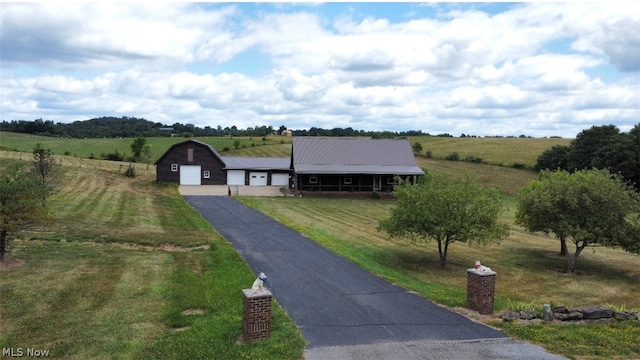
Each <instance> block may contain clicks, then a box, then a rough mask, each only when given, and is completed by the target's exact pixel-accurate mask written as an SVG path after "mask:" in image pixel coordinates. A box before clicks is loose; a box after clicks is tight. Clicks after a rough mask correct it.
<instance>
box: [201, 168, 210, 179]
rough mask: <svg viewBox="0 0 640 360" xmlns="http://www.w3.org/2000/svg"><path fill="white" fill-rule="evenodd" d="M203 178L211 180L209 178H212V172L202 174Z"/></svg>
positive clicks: (206, 171) (207, 171)
mask: <svg viewBox="0 0 640 360" xmlns="http://www.w3.org/2000/svg"><path fill="white" fill-rule="evenodd" d="M202 176H203V177H204V178H205V179H209V178H211V171H209V170H205V171H204V173H203V174H202Z"/></svg>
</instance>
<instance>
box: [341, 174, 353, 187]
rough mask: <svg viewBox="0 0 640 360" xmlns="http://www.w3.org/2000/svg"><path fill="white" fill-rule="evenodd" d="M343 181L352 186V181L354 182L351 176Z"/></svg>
mask: <svg viewBox="0 0 640 360" xmlns="http://www.w3.org/2000/svg"><path fill="white" fill-rule="evenodd" d="M343 181H344V183H345V184H347V185H350V184H351V181H352V180H351V176H345V177H344V179H343Z"/></svg>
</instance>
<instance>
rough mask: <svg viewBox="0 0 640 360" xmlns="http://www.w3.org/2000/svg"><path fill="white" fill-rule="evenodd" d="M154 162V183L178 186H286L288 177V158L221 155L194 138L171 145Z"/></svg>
mask: <svg viewBox="0 0 640 360" xmlns="http://www.w3.org/2000/svg"><path fill="white" fill-rule="evenodd" d="M155 165H156V182H177V183H180V185H250V186H283V185H285V186H286V185H288V184H289V177H290V176H289V174H290V169H289V165H290V158H249V157H224V156H220V154H219V153H218V152H217V151H216V150H215V149H214V148H213V147H212V146H211V145H209V144H206V143H204V142H201V141H198V140H194V139H189V140H186V141H183V142H180V143H176V144H174V145H172V146H171V147H170V148H169V149H168V150H167V151H165V152H164V154H162V156H160V158H158V160H157V161H156V163H155Z"/></svg>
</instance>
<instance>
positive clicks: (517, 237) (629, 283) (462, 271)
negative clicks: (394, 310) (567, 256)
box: [240, 167, 640, 359]
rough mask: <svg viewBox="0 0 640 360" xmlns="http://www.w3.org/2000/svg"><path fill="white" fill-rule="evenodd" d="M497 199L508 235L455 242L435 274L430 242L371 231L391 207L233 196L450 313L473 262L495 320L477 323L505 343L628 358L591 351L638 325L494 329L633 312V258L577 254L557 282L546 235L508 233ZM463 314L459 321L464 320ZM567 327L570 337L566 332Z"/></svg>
mask: <svg viewBox="0 0 640 360" xmlns="http://www.w3.org/2000/svg"><path fill="white" fill-rule="evenodd" d="M497 169H498V170H499V169H501V168H500V167H498V168H497ZM498 170H495V171H498ZM520 171H522V170H520ZM527 176H528V175H527ZM504 198H505V202H506V203H507V205H508V207H507V210H506V211H505V213H504V214H503V215H502V216H501V221H503V222H506V223H508V224H511V226H512V231H511V236H510V237H509V238H508V239H506V240H504V241H502V243H500V244H493V245H490V246H469V245H466V244H458V243H454V244H453V245H451V247H450V248H449V256H448V262H447V267H446V268H444V269H443V268H441V267H440V266H439V261H438V254H437V246H436V244H435V243H433V242H432V243H425V244H413V243H409V242H407V241H403V240H393V239H389V238H388V237H387V236H386V235H385V234H383V233H379V232H378V231H377V230H376V226H377V223H378V221H379V220H380V219H382V218H384V217H385V216H387V214H388V213H389V210H390V209H391V207H392V206H393V202H392V201H385V200H373V199H371V200H362V199H360V200H356V199H323V198H310V197H305V198H294V197H284V198H268V199H267V198H259V197H253V198H240V201H242V202H243V203H245V204H247V205H249V206H251V207H253V208H256V209H258V210H259V211H261V212H263V213H265V214H267V215H269V216H271V217H273V218H275V219H276V220H278V221H279V222H281V223H283V224H285V225H287V226H289V227H291V228H293V229H295V230H297V231H299V232H300V233H302V234H303V235H305V236H307V237H309V238H311V239H313V240H314V241H316V242H318V243H320V244H322V245H323V246H325V247H327V248H329V249H331V250H333V251H334V252H336V253H338V254H341V255H343V256H345V257H346V258H348V259H350V260H352V261H354V262H355V263H357V264H359V265H361V266H362V267H364V268H366V269H367V270H369V271H371V272H373V273H376V274H378V275H379V276H381V277H383V278H385V279H387V280H389V281H391V282H394V283H397V284H399V285H401V286H403V287H405V288H407V289H411V290H413V291H416V292H418V293H419V294H421V295H422V296H424V297H426V298H428V299H431V300H434V301H435V302H437V303H440V304H443V305H446V306H449V307H450V308H452V309H454V310H456V311H460V310H459V309H462V308H464V307H466V285H467V283H466V281H467V278H466V269H468V268H471V267H473V263H474V261H475V260H476V259H480V260H482V262H483V263H484V264H486V265H488V266H490V267H491V268H492V269H493V270H494V271H497V273H498V275H497V281H496V296H495V309H496V312H495V316H494V317H489V318H484V319H480V321H485V322H487V323H490V324H492V325H494V326H501V327H504V330H505V331H506V332H507V333H508V334H509V335H511V336H514V337H516V338H520V339H523V340H527V341H531V342H534V343H537V344H539V345H541V346H543V347H545V348H547V349H549V350H550V351H553V352H554V353H559V354H563V355H565V356H568V357H571V358H575V359H581V358H583V359H596V358H597V359H609V358H616V357H617V358H620V359H625V358H629V354H631V358H633V357H638V356H640V352H639V351H638V347H637V345H636V344H635V343H628V342H625V341H624V340H617V341H616V342H614V343H615V344H616V347H615V349H611V348H607V350H606V351H605V350H603V349H597V348H593V347H594V346H596V345H594V344H598V346H604V345H603V344H606V343H607V339H610V338H613V337H616V336H617V335H616V334H619V333H620V332H622V331H628V332H629V333H630V334H638V331H640V323H639V322H634V323H631V324H614V325H603V324H598V325H572V327H571V328H566V327H564V326H539V327H531V326H523V325H517V324H503V323H502V322H497V323H495V320H496V317H497V315H499V314H500V313H501V312H502V311H504V310H507V309H512V310H520V309H513V308H512V307H513V306H522V305H526V306H534V307H535V308H537V309H541V308H542V305H543V304H545V303H552V304H563V305H566V306H576V307H578V306H589V305H603V306H615V307H618V308H626V309H635V311H640V298H638V296H637V294H639V293H640V283H639V282H638V279H639V276H640V273H639V272H638V256H637V255H632V254H628V253H625V252H623V251H621V250H617V249H608V248H597V250H594V251H593V252H590V251H587V252H584V253H583V255H582V256H581V258H580V259H579V260H578V273H577V275H573V274H566V273H564V272H562V270H563V269H564V267H565V262H564V261H565V260H564V258H562V257H560V256H558V255H557V253H558V251H559V242H558V241H557V240H555V239H554V238H552V237H546V236H542V235H540V234H530V233H528V232H525V231H523V230H522V229H521V228H518V227H516V226H515V225H513V220H514V207H515V200H514V198H513V197H511V196H509V195H505V196H504ZM464 313H465V314H467V315H468V312H464ZM527 329H530V330H527ZM567 329H579V330H576V331H575V332H572V331H569V330H567ZM585 334H588V336H585ZM554 337H555V338H557V339H564V340H563V341H558V342H556V343H553V344H550V340H549V338H551V339H554ZM626 338H627V337H623V338H622V339H626Z"/></svg>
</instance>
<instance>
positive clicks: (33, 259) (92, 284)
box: [0, 152, 305, 360]
mask: <svg viewBox="0 0 640 360" xmlns="http://www.w3.org/2000/svg"><path fill="white" fill-rule="evenodd" d="M14 156H15V153H14V152H0V159H1V160H2V162H1V163H0V164H1V166H0V169H2V171H5V169H6V168H7V167H8V166H10V165H12V164H17V163H22V164H26V161H25V160H22V161H21V160H19V159H15V158H11V157H14ZM61 159H62V161H63V164H64V170H65V172H64V181H63V182H62V183H63V185H62V186H61V187H60V188H59V191H57V192H56V193H55V194H54V195H53V196H52V197H51V198H50V200H49V209H50V211H51V213H52V214H54V216H55V220H56V221H55V223H54V224H52V225H50V226H47V227H42V228H34V229H31V230H30V231H28V232H24V233H23V234H21V236H20V237H19V238H18V239H16V240H15V241H14V242H13V243H12V247H11V249H10V254H8V255H7V260H6V261H5V264H2V265H1V266H0V348H14V349H15V348H22V349H27V348H33V349H41V350H48V351H50V355H51V356H53V357H55V358H68V359H71V358H73V359H113V358H126V359H167V358H171V359H230V360H231V359H233V360H235V359H243V358H244V359H258V358H262V359H300V358H302V351H303V349H304V346H305V342H304V339H303V338H302V337H301V334H300V332H299V330H298V329H297V327H296V326H295V324H293V322H292V321H291V320H290V319H289V318H288V317H287V316H286V314H285V312H284V311H283V310H282V309H281V308H280V307H279V306H278V304H277V303H275V306H274V314H273V315H274V318H273V322H272V326H273V327H272V336H271V338H270V339H268V340H266V341H261V342H258V343H254V344H244V343H242V342H241V341H238V340H239V338H240V337H241V334H242V295H241V291H240V290H241V289H243V288H248V287H250V286H251V283H252V282H253V279H254V275H253V274H252V273H251V271H250V270H249V268H248V267H247V266H246V264H245V263H244V261H242V259H241V258H240V257H239V256H238V254H237V253H236V252H235V251H234V250H233V248H232V247H231V245H230V244H229V243H228V242H226V241H225V240H224V239H223V238H222V237H221V236H220V235H219V234H217V233H216V232H215V231H214V230H213V229H212V228H211V227H210V225H209V224H208V223H207V222H206V221H205V220H204V219H202V217H201V216H200V214H198V213H197V212H196V211H195V210H193V209H192V208H191V207H190V206H189V205H188V204H187V203H186V202H185V201H184V200H183V199H182V197H181V196H179V194H178V192H177V186H175V185H168V186H156V185H155V184H154V182H153V179H154V173H153V168H152V169H150V170H146V169H145V168H144V167H142V169H140V170H139V171H138V174H139V175H138V176H137V177H136V178H134V179H131V178H127V177H125V176H123V175H122V174H121V173H119V170H120V164H119V163H115V162H109V161H97V160H88V159H80V158H73V157H61Z"/></svg>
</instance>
